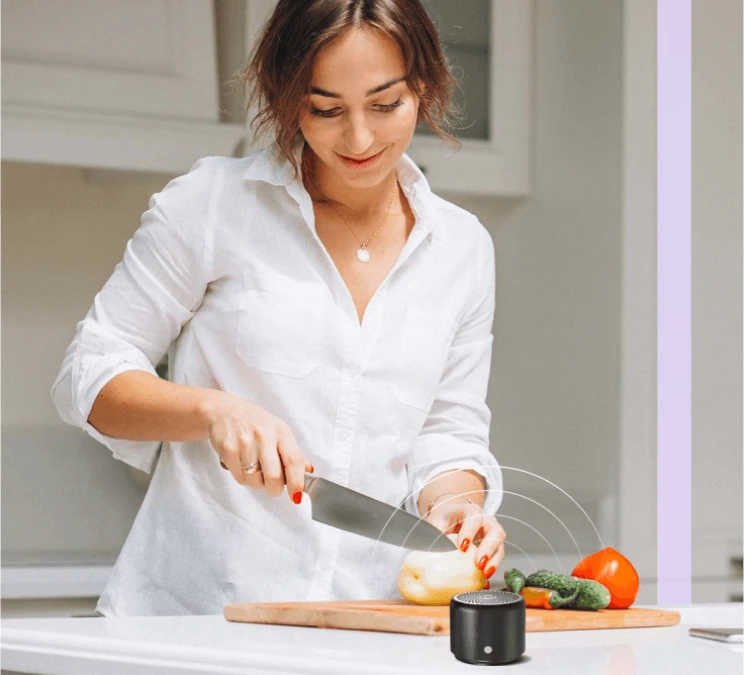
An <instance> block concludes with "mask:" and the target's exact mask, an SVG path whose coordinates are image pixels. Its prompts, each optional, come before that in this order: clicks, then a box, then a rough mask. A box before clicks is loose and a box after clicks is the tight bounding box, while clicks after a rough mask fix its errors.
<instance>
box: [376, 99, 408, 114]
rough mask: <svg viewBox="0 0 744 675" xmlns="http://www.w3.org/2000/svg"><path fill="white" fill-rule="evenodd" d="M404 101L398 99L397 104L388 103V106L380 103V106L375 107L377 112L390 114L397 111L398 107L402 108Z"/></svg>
mask: <svg viewBox="0 0 744 675" xmlns="http://www.w3.org/2000/svg"><path fill="white" fill-rule="evenodd" d="M402 105H403V101H401V100H400V99H398V100H397V101H395V103H388V104H386V105H384V104H382V103H380V104H379V105H377V106H375V107H376V108H377V110H380V111H381V112H390V111H391V110H395V109H396V108H397V107H399V106H402Z"/></svg>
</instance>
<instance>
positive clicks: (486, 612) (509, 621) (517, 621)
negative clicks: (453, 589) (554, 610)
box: [450, 591, 526, 666]
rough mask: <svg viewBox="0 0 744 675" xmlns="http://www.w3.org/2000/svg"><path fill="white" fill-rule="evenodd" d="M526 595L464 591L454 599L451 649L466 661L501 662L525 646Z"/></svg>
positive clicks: (513, 658) (514, 656) (516, 655)
mask: <svg viewBox="0 0 744 675" xmlns="http://www.w3.org/2000/svg"><path fill="white" fill-rule="evenodd" d="M525 637H526V614H525V609H524V598H523V597H522V596H521V595H517V594H516V593H509V592H508V591H473V592H471V593H460V594H459V595H456V596H455V597H453V598H452V600H450V651H451V652H452V653H453V654H454V655H455V658H457V659H459V660H460V661H464V662H465V663H473V664H477V665H484V666H499V665H502V664H505V663H511V662H513V661H517V660H518V659H519V658H520V657H521V656H522V654H524V649H525Z"/></svg>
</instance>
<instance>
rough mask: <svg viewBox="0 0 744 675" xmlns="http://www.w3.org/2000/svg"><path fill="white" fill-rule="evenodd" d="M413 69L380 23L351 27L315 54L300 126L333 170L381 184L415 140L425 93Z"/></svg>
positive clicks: (360, 183) (345, 179) (353, 182)
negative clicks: (414, 82) (411, 82)
mask: <svg viewBox="0 0 744 675" xmlns="http://www.w3.org/2000/svg"><path fill="white" fill-rule="evenodd" d="M405 72H406V71H405V63H404V61H403V55H402V54H401V51H400V48H399V47H398V45H397V44H396V43H395V42H394V41H393V40H391V39H390V38H388V37H387V36H385V35H383V34H382V33H380V32H379V31H377V30H374V29H366V30H365V29H357V28H354V29H350V30H348V31H347V32H346V33H345V34H344V35H342V36H341V37H340V38H339V39H338V40H336V41H334V42H333V43H331V44H329V45H327V46H326V47H324V48H323V49H322V50H321V51H320V52H319V53H318V55H317V57H316V59H315V63H314V64H313V73H312V80H311V90H310V94H309V96H308V100H307V109H306V111H305V112H304V114H303V116H302V118H301V121H300V129H301V131H302V134H303V136H304V137H305V140H306V141H307V144H308V145H309V146H310V148H311V149H312V150H313V152H314V153H315V154H316V155H317V157H318V159H319V160H320V162H321V163H322V164H323V165H324V167H325V169H327V170H329V171H330V172H331V173H332V174H333V175H334V177H336V179H338V180H341V181H342V183H345V184H347V185H348V186H349V187H355V188H365V187H372V186H374V185H376V184H378V183H379V182H380V181H382V180H383V179H384V178H385V177H386V176H387V175H388V174H389V172H390V171H391V170H392V169H393V166H394V165H395V163H396V161H397V160H398V159H399V158H400V156H401V155H402V154H403V153H404V152H405V150H406V148H407V147H408V144H409V143H410V141H411V138H412V136H413V132H414V130H415V128H416V121H417V117H418V98H417V97H416V95H415V94H414V93H413V92H412V91H411V90H410V89H409V87H408V85H407V83H406V81H405V79H404V76H405ZM360 160H363V161H360ZM319 168H320V167H319ZM321 170H322V168H321Z"/></svg>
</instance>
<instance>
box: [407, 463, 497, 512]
mask: <svg viewBox="0 0 744 675" xmlns="http://www.w3.org/2000/svg"><path fill="white" fill-rule="evenodd" d="M485 488H486V482H485V481H484V480H483V477H482V476H481V475H480V474H478V473H476V472H475V471H471V470H469V469H467V470H464V471H445V472H443V473H441V474H439V475H438V476H436V477H435V478H434V479H433V480H431V481H429V483H427V485H426V486H425V487H424V489H423V490H421V492H420V494H419V498H418V501H417V506H418V510H419V513H420V514H421V515H422V516H425V515H426V512H427V510H428V508H429V504H431V503H432V502H434V500H436V499H437V498H438V497H440V496H442V495H444V494H445V493H448V496H449V497H450V498H454V497H453V495H464V496H465V497H467V499H469V500H470V501H471V502H473V503H474V504H477V505H478V506H483V502H484V501H485V498H486V495H485V492H484V490H485ZM445 499H447V497H442V501H444V500H445Z"/></svg>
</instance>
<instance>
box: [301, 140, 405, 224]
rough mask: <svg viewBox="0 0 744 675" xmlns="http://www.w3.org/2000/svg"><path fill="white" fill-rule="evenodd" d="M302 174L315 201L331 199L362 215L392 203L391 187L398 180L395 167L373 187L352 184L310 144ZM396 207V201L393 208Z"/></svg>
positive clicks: (370, 214)
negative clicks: (340, 178)
mask: <svg viewBox="0 0 744 675" xmlns="http://www.w3.org/2000/svg"><path fill="white" fill-rule="evenodd" d="M302 174H303V181H304V183H305V186H306V188H307V191H308V193H309V194H310V197H311V198H312V200H313V201H314V202H320V203H323V202H330V203H332V204H333V205H334V206H336V207H340V208H342V209H344V210H346V211H347V212H351V213H352V214H354V216H356V217H358V218H360V219H364V218H366V217H374V216H376V215H379V212H380V209H384V208H386V207H387V206H388V204H390V196H391V191H392V190H393V189H394V187H395V182H396V176H395V171H394V170H393V171H391V172H390V173H389V174H388V175H387V176H386V177H385V178H384V179H383V180H382V181H381V182H380V183H378V184H377V185H374V186H372V187H370V188H354V187H349V186H348V185H345V184H344V183H342V182H341V181H340V180H339V179H338V177H337V176H335V175H333V173H332V172H330V171H329V170H328V169H327V168H326V166H325V165H324V164H323V163H322V162H320V161H319V160H318V158H317V157H316V156H315V153H313V152H312V150H310V147H309V146H307V145H306V146H305V150H304V152H303V156H302ZM397 210H398V208H397V205H396V203H395V202H394V203H393V205H392V211H393V212H395V211H397Z"/></svg>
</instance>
